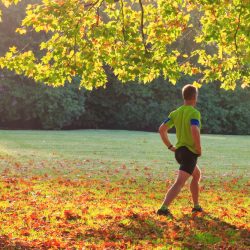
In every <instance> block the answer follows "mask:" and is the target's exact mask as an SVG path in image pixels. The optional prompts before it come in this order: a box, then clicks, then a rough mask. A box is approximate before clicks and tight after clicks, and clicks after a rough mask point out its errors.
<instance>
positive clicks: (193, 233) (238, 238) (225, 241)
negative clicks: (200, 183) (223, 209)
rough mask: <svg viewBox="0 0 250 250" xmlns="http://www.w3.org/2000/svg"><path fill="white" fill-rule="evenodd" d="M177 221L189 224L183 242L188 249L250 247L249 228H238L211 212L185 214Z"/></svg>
mask: <svg viewBox="0 0 250 250" xmlns="http://www.w3.org/2000/svg"><path fill="white" fill-rule="evenodd" d="M177 223H180V224H182V225H189V232H188V231H187V234H186V237H185V239H184V240H183V242H182V246H183V247H185V248H186V249H237V250H238V249H242V250H243V249H249V248H250V232H249V231H248V230H247V229H244V228H238V227H236V226H235V225H232V224H230V223H227V222H225V221H223V220H221V219H219V218H217V217H214V216H212V215H210V214H209V213H202V214H200V215H199V214H197V215H195V216H190V215H184V216H183V217H182V218H181V219H179V220H178V221H177ZM183 231H184V230H183Z"/></svg>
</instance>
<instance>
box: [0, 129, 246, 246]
mask: <svg viewBox="0 0 250 250" xmlns="http://www.w3.org/2000/svg"><path fill="white" fill-rule="evenodd" d="M170 138H171V141H172V142H173V143H174V141H175V136H174V135H170ZM249 140H250V136H223V135H202V145H203V155H202V157H201V158H199V165H200V167H201V170H202V175H203V179H202V181H201V185H200V187H201V198H200V202H201V204H202V206H203V207H204V208H205V213H204V214H203V215H201V216H194V217H193V216H192V215H191V213H190V210H191V208H192V202H191V195H190V192H189V187H188V185H186V186H185V187H184V188H183V190H182V192H181V193H180V194H179V196H178V198H177V199H176V200H175V201H174V202H173V204H171V211H172V212H173V214H174V216H175V219H174V220H168V219H166V218H162V217H159V216H157V215H156V213H155V210H156V209H157V208H158V207H159V206H160V204H161V202H162V199H163V198H164V195H165V193H166V190H167V189H168V188H169V186H170V185H171V184H172V183H173V181H174V178H175V174H176V170H177V169H178V165H177V164H176V162H175V159H174V154H173V153H172V152H171V151H169V150H168V149H167V148H166V147H165V146H164V144H163V143H162V142H161V140H160V137H159V134H157V133H146V132H136V131H107V130H79V131H0V173H1V176H0V221H1V223H0V249H27V250H28V249H230V248H232V249H247V247H249V231H248V230H249V223H248V222H249V219H250V218H249V212H248V207H249V205H250V199H249V188H248V187H249V185H250V184H249V165H250V162H249Z"/></svg>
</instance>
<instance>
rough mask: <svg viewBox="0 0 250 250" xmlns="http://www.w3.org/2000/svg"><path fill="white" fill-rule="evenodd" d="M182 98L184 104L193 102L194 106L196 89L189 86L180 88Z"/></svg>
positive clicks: (196, 94) (196, 95)
mask: <svg viewBox="0 0 250 250" xmlns="http://www.w3.org/2000/svg"><path fill="white" fill-rule="evenodd" d="M182 97H183V99H184V101H185V102H194V104H196V101H197V97H198V89H197V88H196V87H194V86H193V85H191V84H187V85H185V86H184V87H183V88H182Z"/></svg>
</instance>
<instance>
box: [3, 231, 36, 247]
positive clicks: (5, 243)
mask: <svg viewBox="0 0 250 250" xmlns="http://www.w3.org/2000/svg"><path fill="white" fill-rule="evenodd" d="M0 249H3V250H26V249H27V250H30V249H35V248H34V247H32V246H29V245H28V244H27V243H26V242H24V241H17V242H13V240H11V239H10V238H9V237H8V236H7V235H0Z"/></svg>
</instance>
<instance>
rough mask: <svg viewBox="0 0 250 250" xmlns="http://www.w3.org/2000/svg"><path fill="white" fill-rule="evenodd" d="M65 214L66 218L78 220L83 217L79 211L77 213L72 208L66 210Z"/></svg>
mask: <svg viewBox="0 0 250 250" xmlns="http://www.w3.org/2000/svg"><path fill="white" fill-rule="evenodd" d="M64 216H65V218H66V220H77V219H80V218H81V216H80V215H78V214H77V213H75V212H73V211H71V210H65V211H64Z"/></svg>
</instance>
